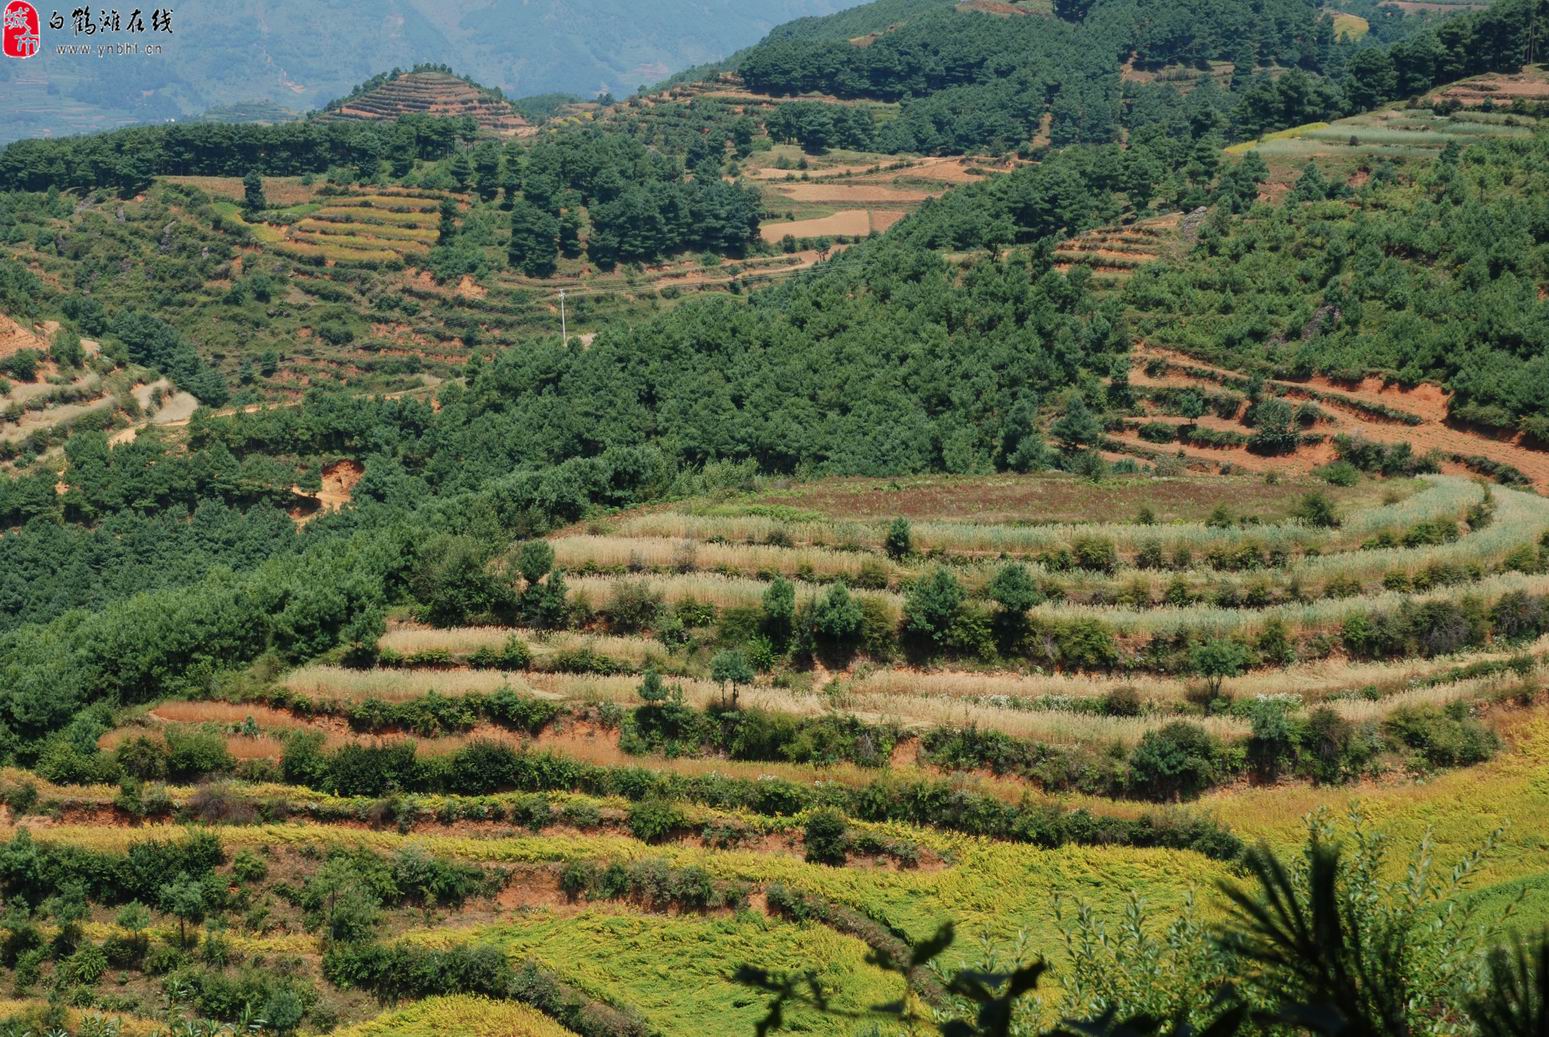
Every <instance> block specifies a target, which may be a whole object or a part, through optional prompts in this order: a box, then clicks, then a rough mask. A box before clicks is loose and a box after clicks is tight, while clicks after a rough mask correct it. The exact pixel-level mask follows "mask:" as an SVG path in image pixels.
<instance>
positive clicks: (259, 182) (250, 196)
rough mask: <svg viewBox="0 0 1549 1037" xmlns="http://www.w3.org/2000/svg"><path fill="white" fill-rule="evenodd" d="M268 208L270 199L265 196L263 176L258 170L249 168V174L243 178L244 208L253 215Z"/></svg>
mask: <svg viewBox="0 0 1549 1037" xmlns="http://www.w3.org/2000/svg"><path fill="white" fill-rule="evenodd" d="M267 208H269V199H268V198H266V197H264V180H263V177H261V176H259V175H258V170H256V169H249V170H248V171H247V176H245V177H243V178H242V209H243V211H244V212H246V213H247V214H248V215H249V216H251V215H252V214H254V213H258V212H263V211H264V210H265V209H267Z"/></svg>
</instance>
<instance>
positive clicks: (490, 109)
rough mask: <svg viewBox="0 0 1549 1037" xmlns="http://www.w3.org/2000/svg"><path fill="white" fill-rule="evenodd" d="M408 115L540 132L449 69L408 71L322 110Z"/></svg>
mask: <svg viewBox="0 0 1549 1037" xmlns="http://www.w3.org/2000/svg"><path fill="white" fill-rule="evenodd" d="M405 115H434V116H439V117H442V118H460V117H466V118H470V119H472V120H473V121H474V123H475V124H476V125H477V126H478V127H479V129H480V131H481V132H483V133H486V134H489V135H492V136H497V137H507V138H514V137H528V136H531V135H532V134H534V133H536V132H537V129H536V127H534V126H532V125H531V124H529V123H528V122H527V120H526V119H523V118H522V117H521V116H520V115H518V114H517V112H516V110H515V109H514V108H512V107H511V104H510V102H508V101H505V100H503V99H498V98H497V97H495V96H493V95H491V94H489V93H487V92H485V91H484V90H481V89H480V88H478V87H476V86H474V85H473V84H472V83H469V82H468V81H467V80H464V79H462V78H461V77H459V76H455V75H449V74H447V73H445V72H406V73H403V74H401V75H397V76H394V77H393V78H391V79H389V80H388V81H387V82H385V83H383V84H381V85H380V86H377V87H375V88H374V89H372V90H368V91H366V92H365V93H362V94H359V95H356V96H352V97H348V98H345V99H344V100H343V101H341V102H339V103H338V105H337V106H334V107H331V108H330V109H328V110H326V111H324V112H323V113H321V114H320V115H319V116H318V118H319V119H321V120H323V121H329V120H335V121H367V122H371V121H378V120H384V119H398V118H401V117H403V116H405Z"/></svg>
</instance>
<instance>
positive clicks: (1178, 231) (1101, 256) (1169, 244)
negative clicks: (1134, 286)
mask: <svg viewBox="0 0 1549 1037" xmlns="http://www.w3.org/2000/svg"><path fill="white" fill-rule="evenodd" d="M1190 223H1192V221H1190ZM1188 234H1189V230H1188V229H1187V225H1186V221H1185V218H1184V216H1183V214H1182V213H1171V214H1168V215H1166V216H1154V217H1151V218H1150V219H1145V220H1139V221H1137V222H1135V223H1130V224H1126V225H1123V226H1118V227H1113V226H1108V227H1099V228H1096V229H1095V230H1090V231H1087V232H1085V233H1083V234H1078V235H1076V236H1075V237H1073V238H1071V239H1070V240H1069V241H1066V242H1063V243H1061V245H1060V247H1059V248H1058V249H1056V250H1055V253H1054V262H1055V267H1056V269H1058V270H1060V271H1061V272H1063V273H1069V272H1070V270H1071V269H1072V268H1073V267H1076V266H1084V267H1086V268H1087V269H1089V270H1091V271H1092V283H1093V284H1094V285H1095V286H1097V287H1103V288H1116V287H1119V286H1121V285H1123V284H1124V282H1125V281H1127V280H1129V277H1130V275H1131V274H1133V273H1134V272H1135V271H1136V270H1138V269H1139V268H1140V267H1142V266H1145V265H1146V264H1148V263H1155V262H1157V261H1158V260H1161V259H1163V258H1165V257H1167V256H1169V255H1176V254H1177V253H1178V252H1179V251H1180V250H1181V248H1182V246H1183V245H1184V243H1185V241H1186V238H1187V236H1188Z"/></svg>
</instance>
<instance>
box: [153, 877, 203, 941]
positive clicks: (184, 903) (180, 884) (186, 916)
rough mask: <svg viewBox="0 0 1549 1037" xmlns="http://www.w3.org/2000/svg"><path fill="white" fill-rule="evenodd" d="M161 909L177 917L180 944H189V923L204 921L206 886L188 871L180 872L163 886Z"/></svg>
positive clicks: (160, 898)
mask: <svg viewBox="0 0 1549 1037" xmlns="http://www.w3.org/2000/svg"><path fill="white" fill-rule="evenodd" d="M159 900H160V903H161V909H162V910H163V911H165V912H167V914H169V915H171V916H172V917H174V918H176V919H177V933H178V944H179V945H180V946H182V947H187V946H188V923H189V922H193V923H194V924H195V925H198V924H199V923H200V922H202V921H204V913H205V908H206V904H205V898H204V886H203V884H202V883H200V882H198V881H197V880H195V879H192V878H189V876H188V873H187V872H179V873H178V876H177V878H175V879H173V880H172V881H171V882H169V883H167V884H166V885H165V886H162V887H161V892H160V895H159Z"/></svg>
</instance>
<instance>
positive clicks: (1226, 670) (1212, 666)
mask: <svg viewBox="0 0 1549 1037" xmlns="http://www.w3.org/2000/svg"><path fill="white" fill-rule="evenodd" d="M1189 663H1190V665H1191V666H1192V667H1193V669H1194V672H1195V673H1197V674H1199V675H1200V676H1201V677H1203V678H1205V683H1206V685H1207V686H1208V687H1209V689H1210V698H1211V699H1212V700H1215V699H1218V698H1220V697H1221V686H1222V685H1223V684H1224V683H1225V682H1226V680H1227V678H1229V677H1236V676H1237V675H1238V674H1240V673H1242V671H1243V668H1244V667H1246V666H1247V665H1248V649H1247V648H1245V647H1243V646H1242V645H1240V644H1238V643H1237V642H1236V641H1229V640H1225V639H1221V640H1211V641H1206V642H1205V643H1204V644H1201V645H1197V646H1195V648H1194V650H1193V651H1192V652H1190V653H1189Z"/></svg>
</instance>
